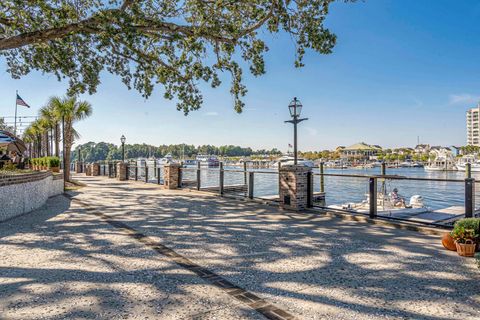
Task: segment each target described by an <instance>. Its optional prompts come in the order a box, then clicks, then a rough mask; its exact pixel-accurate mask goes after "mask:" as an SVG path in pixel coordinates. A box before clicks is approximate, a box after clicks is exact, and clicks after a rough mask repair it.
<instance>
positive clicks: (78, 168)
mask: <svg viewBox="0 0 480 320" xmlns="http://www.w3.org/2000/svg"><path fill="white" fill-rule="evenodd" d="M82 168H83V162H81V161H77V162H75V172H76V173H82Z"/></svg>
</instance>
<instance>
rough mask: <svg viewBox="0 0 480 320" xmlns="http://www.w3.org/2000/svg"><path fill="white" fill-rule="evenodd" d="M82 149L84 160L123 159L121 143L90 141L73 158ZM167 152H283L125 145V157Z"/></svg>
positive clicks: (245, 154) (226, 154) (75, 156)
mask: <svg viewBox="0 0 480 320" xmlns="http://www.w3.org/2000/svg"><path fill="white" fill-rule="evenodd" d="M79 150H80V153H81V159H82V161H86V162H94V161H100V160H120V159H122V147H121V145H120V146H119V145H115V144H113V143H106V142H98V143H95V142H88V143H85V144H81V145H78V146H77V147H76V148H75V150H74V151H72V155H71V157H72V160H73V161H76V160H77V159H78V151H79ZM167 154H171V155H172V156H173V157H174V158H183V157H185V158H186V159H189V158H195V156H196V155H198V154H214V155H218V156H222V157H250V156H255V155H269V156H278V155H281V152H280V151H279V150H278V149H275V148H273V149H271V150H265V149H260V150H253V149H252V148H249V147H247V148H244V147H240V146H233V145H226V146H219V147H217V146H213V145H202V146H194V145H189V144H171V145H160V146H153V145H148V144H126V145H125V158H126V159H135V158H148V157H155V158H162V157H164V156H165V155H167Z"/></svg>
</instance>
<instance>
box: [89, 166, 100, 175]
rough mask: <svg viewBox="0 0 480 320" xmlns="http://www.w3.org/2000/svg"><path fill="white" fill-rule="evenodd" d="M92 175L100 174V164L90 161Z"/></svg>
mask: <svg viewBox="0 0 480 320" xmlns="http://www.w3.org/2000/svg"><path fill="white" fill-rule="evenodd" d="M91 166H92V176H99V175H100V164H98V163H92V164H91Z"/></svg>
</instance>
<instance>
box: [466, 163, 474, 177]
mask: <svg viewBox="0 0 480 320" xmlns="http://www.w3.org/2000/svg"><path fill="white" fill-rule="evenodd" d="M471 177H472V165H471V164H470V163H466V164H465V178H467V179H470V178H471Z"/></svg>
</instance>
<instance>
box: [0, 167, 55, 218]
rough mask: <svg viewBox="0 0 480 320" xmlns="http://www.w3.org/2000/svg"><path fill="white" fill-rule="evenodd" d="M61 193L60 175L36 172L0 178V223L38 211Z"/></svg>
mask: <svg viewBox="0 0 480 320" xmlns="http://www.w3.org/2000/svg"><path fill="white" fill-rule="evenodd" d="M62 193H63V177H62V175H52V173H51V172H36V173H28V174H21V175H11V176H0V221H5V220H7V219H10V218H13V217H15V216H18V215H21V214H24V213H27V212H30V211H32V210H35V209H38V208H40V207H41V206H43V205H44V204H45V202H46V201H47V199H48V198H49V197H53V196H56V195H59V194H62Z"/></svg>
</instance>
